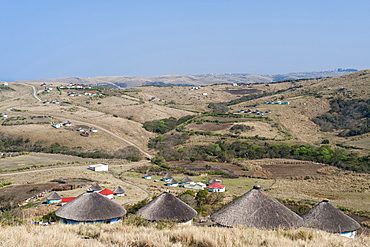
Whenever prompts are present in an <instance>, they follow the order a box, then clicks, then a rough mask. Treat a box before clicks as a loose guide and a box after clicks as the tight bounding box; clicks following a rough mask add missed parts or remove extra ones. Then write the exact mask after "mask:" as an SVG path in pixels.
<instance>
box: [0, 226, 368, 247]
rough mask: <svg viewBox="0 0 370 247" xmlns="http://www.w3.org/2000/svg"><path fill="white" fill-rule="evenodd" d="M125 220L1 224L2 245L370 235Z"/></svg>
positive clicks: (318, 243)
mask: <svg viewBox="0 0 370 247" xmlns="http://www.w3.org/2000/svg"><path fill="white" fill-rule="evenodd" d="M131 222H132V223H130V222H128V223H126V222H123V223H116V224H114V225H101V224H99V225H89V224H85V225H63V224H55V225H51V226H47V227H42V226H29V225H27V226H17V227H1V228H0V229H1V231H0V239H1V242H0V246H4V247H5V246H7V247H13V246H14V247H16V246H17V247H18V246H61V245H68V246H76V247H77V246H133V247H139V246H150V247H157V246H158V247H159V246H176V247H181V246H184V247H185V246H188V247H190V246H207V247H216V246H225V247H232V246H270V247H275V246H276V247H280V246H285V247H295V246H305V247H310V246H312V247H313V246H314V247H327V246H341V247H346V246H348V247H366V246H370V239H369V237H366V236H360V237H358V238H356V239H346V238H344V237H340V236H338V235H335V234H330V233H326V232H321V231H315V230H309V229H298V230H289V231H283V230H277V231H264V230H258V229H245V228H239V227H236V228H220V227H196V226H175V225H173V226H167V227H165V226H164V225H163V224H162V225H161V224H155V223H154V224H151V225H148V226H136V225H135V221H131Z"/></svg>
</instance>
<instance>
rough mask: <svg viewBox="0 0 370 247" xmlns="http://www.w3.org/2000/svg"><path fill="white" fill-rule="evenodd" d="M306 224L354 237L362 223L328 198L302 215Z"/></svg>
mask: <svg viewBox="0 0 370 247" xmlns="http://www.w3.org/2000/svg"><path fill="white" fill-rule="evenodd" d="M302 218H303V222H304V225H305V226H307V227H314V228H318V229H320V230H323V231H327V232H332V233H338V234H339V235H341V236H344V237H348V238H354V237H355V236H356V231H357V230H358V229H360V228H361V225H360V224H359V223H358V222H357V221H355V220H354V219H352V218H351V217H349V216H348V215H346V214H344V213H343V212H342V211H340V210H339V209H338V208H336V207H334V206H333V205H332V204H330V202H329V201H328V200H323V201H322V202H320V203H319V204H317V205H316V206H315V207H313V208H312V209H310V210H309V211H307V212H306V213H304V214H303V215H302Z"/></svg>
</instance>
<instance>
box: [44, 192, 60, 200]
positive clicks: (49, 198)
mask: <svg viewBox="0 0 370 247" xmlns="http://www.w3.org/2000/svg"><path fill="white" fill-rule="evenodd" d="M46 200H62V197H61V196H60V195H59V194H58V193H56V192H55V191H53V192H52V193H51V194H50V196H48V197H47V198H46Z"/></svg>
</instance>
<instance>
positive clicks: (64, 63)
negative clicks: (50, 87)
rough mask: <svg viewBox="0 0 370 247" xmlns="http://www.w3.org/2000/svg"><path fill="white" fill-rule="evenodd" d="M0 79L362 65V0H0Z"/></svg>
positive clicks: (365, 52)
mask: <svg viewBox="0 0 370 247" xmlns="http://www.w3.org/2000/svg"><path fill="white" fill-rule="evenodd" d="M0 48H1V50H0V52H1V53H0V54H1V57H0V58H1V59H0V80H9V81H11V80H18V79H24V80H28V79H41V78H58V77H72V76H73V77H88V76H103V75H112V76H113V75H122V76H155V75H169V74H205V73H254V74H277V73H288V72H299V71H320V70H330V69H336V68H338V67H341V68H357V69H365V68H369V62H370V1H367V0H352V1H342V0H324V1H318V0H310V1H299V0H290V1H289V0H279V1H277V0H232V1H230V0H229V1H227V0H224V1H218V0H167V1H161V0H156V1H153V0H148V1H141V0H131V1H125V0H100V1H97V0H85V1H81V0H63V1H61V0H58V1H57V0H44V1H41V0H0Z"/></svg>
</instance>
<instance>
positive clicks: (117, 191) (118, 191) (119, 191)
mask: <svg viewBox="0 0 370 247" xmlns="http://www.w3.org/2000/svg"><path fill="white" fill-rule="evenodd" d="M113 192H114V195H115V196H124V195H125V190H124V189H122V187H121V186H117V188H115V189H114V190H113Z"/></svg>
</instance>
